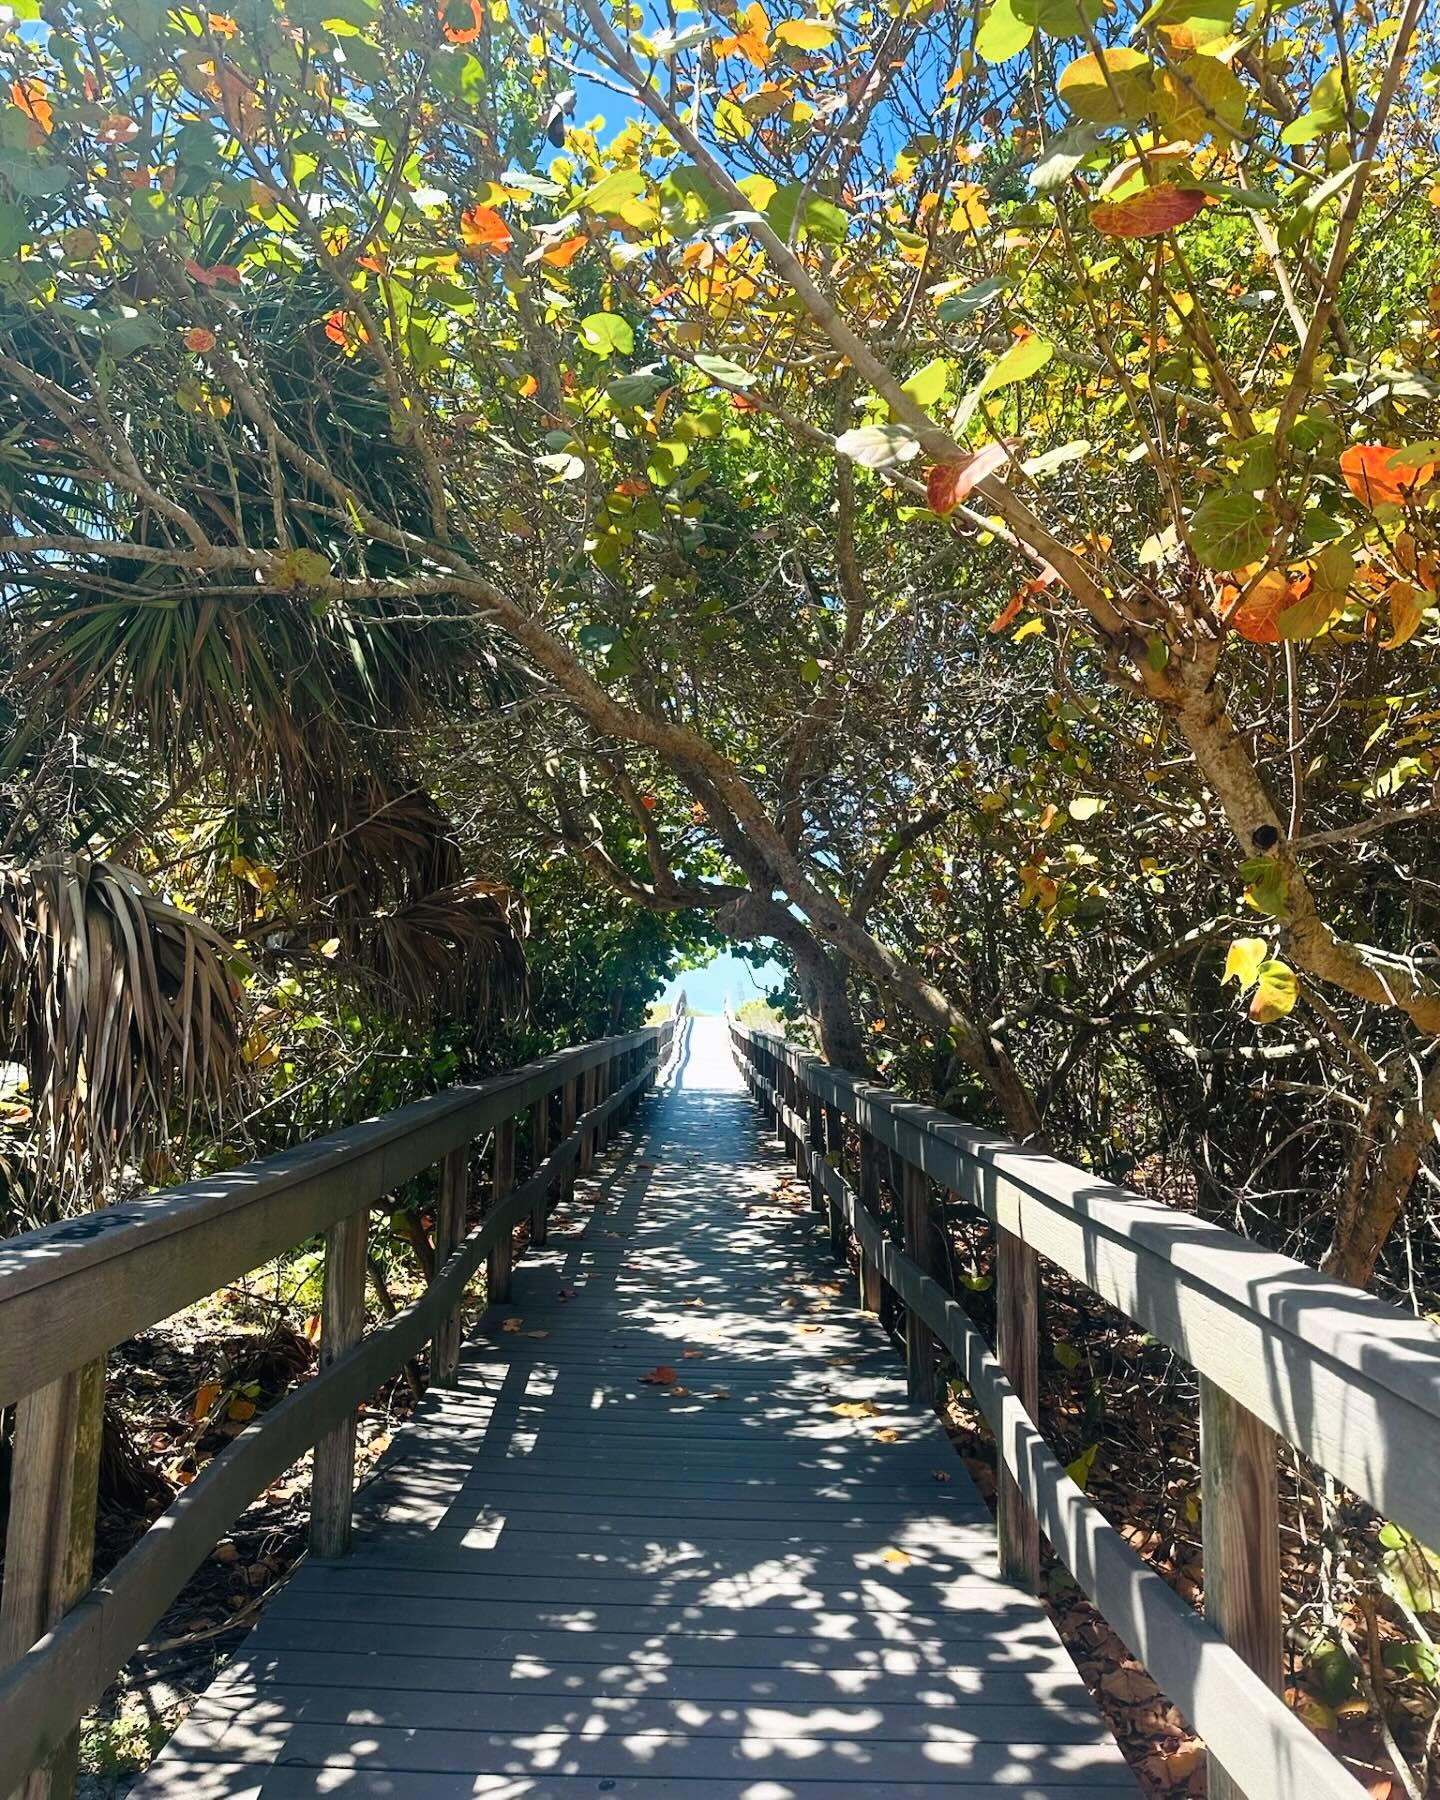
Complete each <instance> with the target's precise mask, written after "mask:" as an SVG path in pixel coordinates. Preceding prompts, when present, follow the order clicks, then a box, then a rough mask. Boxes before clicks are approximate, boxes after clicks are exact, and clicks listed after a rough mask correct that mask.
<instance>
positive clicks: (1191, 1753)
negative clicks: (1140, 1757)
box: [1160, 1738, 1205, 1781]
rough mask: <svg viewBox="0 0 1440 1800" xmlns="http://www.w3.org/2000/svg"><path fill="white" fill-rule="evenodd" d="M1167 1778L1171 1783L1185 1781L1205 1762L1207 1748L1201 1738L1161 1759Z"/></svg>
mask: <svg viewBox="0 0 1440 1800" xmlns="http://www.w3.org/2000/svg"><path fill="white" fill-rule="evenodd" d="M1160 1762H1161V1764H1162V1766H1163V1767H1164V1770H1165V1774H1166V1776H1167V1777H1168V1778H1169V1779H1170V1780H1171V1781H1184V1780H1186V1779H1187V1778H1188V1777H1189V1776H1191V1775H1193V1774H1194V1773H1195V1771H1196V1770H1197V1769H1198V1768H1200V1767H1202V1766H1203V1764H1204V1762H1205V1746H1204V1744H1203V1743H1202V1742H1201V1740H1200V1739H1199V1738H1195V1739H1193V1740H1192V1741H1191V1742H1190V1743H1188V1744H1181V1745H1180V1747H1179V1749H1178V1750H1171V1751H1170V1752H1169V1754H1168V1755H1164V1756H1162V1757H1161V1758H1160Z"/></svg>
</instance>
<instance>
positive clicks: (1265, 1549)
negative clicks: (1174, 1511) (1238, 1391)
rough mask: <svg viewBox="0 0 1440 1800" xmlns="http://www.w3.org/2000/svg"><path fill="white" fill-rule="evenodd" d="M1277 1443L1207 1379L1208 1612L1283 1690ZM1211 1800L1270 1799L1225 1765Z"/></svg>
mask: <svg viewBox="0 0 1440 1800" xmlns="http://www.w3.org/2000/svg"><path fill="white" fill-rule="evenodd" d="M1277 1449H1278V1445H1277V1441H1276V1437H1275V1433H1274V1432H1273V1431H1272V1430H1271V1429H1270V1427H1269V1426H1268V1425H1265V1424H1263V1423H1262V1422H1261V1420H1259V1419H1257V1418H1256V1417H1255V1415H1254V1413H1252V1412H1250V1411H1249V1410H1248V1408H1246V1407H1243V1406H1241V1405H1240V1403H1239V1402H1238V1401H1237V1400H1233V1399H1232V1398H1231V1397H1230V1395H1229V1394H1227V1393H1226V1392H1225V1390H1224V1388H1222V1387H1219V1386H1217V1385H1216V1383H1215V1382H1213V1381H1211V1380H1210V1379H1209V1378H1208V1377H1207V1376H1204V1375H1202V1376H1201V1377H1200V1518H1201V1533H1202V1538H1203V1552H1202V1554H1203V1558H1204V1569H1205V1616H1206V1618H1207V1619H1209V1620H1210V1621H1211V1622H1212V1624H1214V1626H1215V1627H1216V1629H1217V1630H1218V1631H1219V1633H1220V1635H1221V1636H1222V1637H1223V1638H1224V1639H1225V1641H1226V1643H1227V1644H1229V1646H1230V1648H1231V1649H1232V1650H1234V1651H1235V1652H1236V1654H1237V1655H1238V1656H1239V1657H1240V1658H1241V1659H1242V1660H1243V1661H1244V1662H1246V1663H1248V1664H1249V1666H1250V1667H1251V1668H1252V1669H1253V1670H1254V1671H1255V1673H1256V1674H1257V1675H1258V1676H1259V1677H1260V1679H1261V1680H1262V1681H1263V1682H1264V1683H1265V1684H1266V1686H1267V1687H1270V1688H1273V1689H1274V1690H1275V1692H1276V1693H1279V1692H1280V1691H1281V1688H1282V1686H1283V1680H1284V1628H1283V1622H1282V1619H1281V1612H1280V1515H1279V1503H1278V1499H1277V1493H1276V1488H1277V1478H1276V1462H1277ZM1208 1776H1209V1787H1208V1789H1207V1791H1208V1793H1209V1795H1210V1800H1265V1796H1263V1795H1261V1794H1260V1792H1259V1791H1258V1789H1253V1788H1246V1787H1245V1786H1244V1785H1243V1784H1242V1781H1241V1780H1240V1779H1239V1777H1238V1772H1237V1774H1236V1775H1232V1774H1231V1773H1230V1772H1229V1771H1227V1770H1225V1769H1222V1768H1221V1767H1220V1765H1219V1763H1217V1762H1216V1760H1215V1758H1214V1756H1213V1755H1212V1756H1211V1758H1210V1767H1209V1771H1208Z"/></svg>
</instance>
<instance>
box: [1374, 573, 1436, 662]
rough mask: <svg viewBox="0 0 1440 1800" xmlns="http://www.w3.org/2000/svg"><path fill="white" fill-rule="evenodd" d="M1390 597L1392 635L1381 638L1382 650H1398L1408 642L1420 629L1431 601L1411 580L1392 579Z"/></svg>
mask: <svg viewBox="0 0 1440 1800" xmlns="http://www.w3.org/2000/svg"><path fill="white" fill-rule="evenodd" d="M1388 599H1389V601H1390V635H1389V637H1388V638H1383V639H1382V640H1381V643H1380V648H1381V649H1382V650H1398V649H1399V648H1400V646H1401V645H1402V644H1408V643H1409V642H1410V640H1411V638H1412V637H1414V635H1415V633H1416V632H1417V631H1418V630H1419V629H1420V626H1421V623H1422V622H1423V620H1424V618H1425V608H1426V606H1427V605H1428V604H1429V601H1428V599H1427V597H1426V596H1425V594H1424V593H1422V592H1421V590H1420V589H1419V588H1417V587H1416V586H1415V585H1414V583H1413V582H1409V581H1392V582H1391V583H1390V588H1389V593H1388Z"/></svg>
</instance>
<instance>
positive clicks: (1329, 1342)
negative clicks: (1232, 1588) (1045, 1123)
mask: <svg viewBox="0 0 1440 1800" xmlns="http://www.w3.org/2000/svg"><path fill="white" fill-rule="evenodd" d="M731 1029H732V1030H733V1031H734V1032H736V1033H737V1034H739V1035H741V1036H744V1037H749V1038H753V1039H754V1040H756V1041H757V1042H761V1043H764V1044H765V1045H766V1047H767V1048H768V1049H769V1050H770V1052H771V1054H772V1055H775V1056H777V1057H779V1058H780V1059H781V1060H783V1061H784V1062H785V1063H786V1064H787V1066H788V1067H790V1068H792V1069H793V1070H794V1071H795V1073H796V1074H797V1075H798V1076H801V1077H802V1078H803V1079H804V1080H805V1081H806V1083H807V1085H809V1086H811V1087H813V1088H814V1089H815V1090H817V1091H818V1092H819V1093H820V1095H821V1097H822V1098H823V1099H824V1100H825V1101H827V1102H828V1103H829V1104H831V1105H833V1106H837V1107H838V1108H839V1109H840V1110H841V1111H842V1112H843V1113H844V1114H845V1116H846V1117H847V1118H849V1119H850V1120H851V1121H852V1122H853V1123H855V1124H856V1125H858V1126H860V1127H862V1128H863V1129H865V1130H867V1131H869V1132H870V1133H871V1134H872V1135H873V1136H875V1137H876V1138H877V1139H879V1141H880V1142H881V1143H884V1144H886V1145H887V1146H888V1147H889V1148H891V1149H893V1150H895V1151H897V1152H898V1153H899V1155H900V1156H901V1157H902V1158H904V1159H905V1160H906V1161H909V1162H911V1163H913V1164H914V1165H915V1166H916V1167H918V1168H920V1169H921V1170H922V1171H923V1172H924V1173H925V1175H926V1176H928V1177H929V1179H931V1180H932V1181H934V1182H935V1184H936V1185H937V1186H938V1187H942V1188H946V1189H948V1190H949V1191H950V1192H952V1193H955V1194H958V1195H959V1196H960V1197H961V1198H962V1199H964V1200H967V1201H969V1202H971V1203H972V1204H974V1205H975V1206H977V1207H978V1208H979V1209H980V1210H982V1211H984V1212H985V1213H987V1214H988V1215H989V1216H990V1217H991V1218H992V1219H994V1220H996V1222H998V1223H1000V1224H1002V1225H1004V1226H1005V1228H1006V1229H1007V1230H1010V1231H1012V1232H1014V1233H1015V1234H1016V1235H1017V1236H1018V1237H1021V1238H1023V1239H1024V1241H1025V1242H1026V1243H1028V1244H1031V1245H1033V1247H1034V1248H1035V1249H1036V1250H1037V1251H1038V1252H1039V1253H1040V1255H1042V1256H1044V1257H1045V1258H1046V1259H1047V1260H1049V1261H1051V1262H1054V1263H1056V1264H1058V1265H1059V1266H1060V1267H1061V1268H1063V1269H1064V1270H1065V1272H1066V1274H1068V1275H1071V1276H1073V1277H1074V1278H1075V1279H1076V1280H1077V1281H1080V1282H1083V1283H1084V1284H1085V1286H1087V1287H1088V1288H1090V1289H1091V1291H1092V1292H1094V1293H1097V1294H1098V1295H1099V1296H1100V1298H1101V1299H1103V1300H1105V1301H1106V1302H1107V1303H1109V1304H1110V1305H1112V1306H1115V1307H1117V1308H1118V1310H1120V1311H1121V1312H1123V1313H1125V1314H1126V1316H1127V1317H1128V1318H1130V1319H1131V1320H1132V1321H1133V1322H1134V1323H1135V1324H1137V1325H1139V1326H1141V1327H1142V1328H1143V1329H1144V1330H1146V1331H1148V1332H1151V1333H1153V1335H1154V1336H1156V1337H1158V1338H1159V1339H1160V1340H1161V1341H1162V1342H1164V1343H1166V1344H1168V1345H1169V1347H1170V1348H1171V1349H1173V1350H1175V1351H1177V1352H1178V1353H1179V1354H1180V1355H1181V1356H1183V1357H1184V1358H1185V1359H1186V1361H1188V1362H1190V1363H1191V1364H1193V1366H1194V1367H1196V1368H1197V1369H1199V1370H1200V1371H1201V1373H1203V1374H1205V1375H1208V1376H1209V1377H1210V1378H1211V1379H1212V1380H1215V1381H1217V1382H1218V1383H1219V1384H1220V1385H1221V1386H1222V1387H1224V1388H1225V1389H1226V1390H1227V1392H1230V1393H1232V1394H1233V1395H1234V1397H1235V1398H1236V1399H1237V1400H1239V1401H1240V1402H1241V1404H1242V1405H1244V1406H1246V1407H1248V1408H1249V1410H1250V1411H1252V1412H1254V1413H1256V1415H1257V1416H1258V1417H1261V1418H1263V1419H1264V1420H1265V1422H1266V1423H1267V1424H1268V1425H1270V1426H1271V1427H1272V1428H1273V1429H1274V1430H1275V1431H1277V1432H1278V1433H1279V1434H1280V1435H1281V1436H1282V1437H1284V1438H1285V1439H1286V1440H1287V1441H1288V1442H1289V1443H1290V1444H1292V1445H1293V1446H1294V1447H1295V1448H1296V1449H1297V1450H1300V1451H1302V1452H1303V1453H1304V1454H1305V1455H1307V1456H1309V1457H1310V1458H1312V1459H1313V1460H1314V1461H1315V1462H1316V1463H1318V1464H1319V1465H1320V1466H1321V1467H1322V1468H1326V1469H1328V1470H1329V1471H1330V1473H1331V1474H1333V1475H1335V1476H1337V1477H1338V1478H1339V1479H1340V1480H1342V1481H1343V1482H1344V1483H1345V1485H1346V1486H1347V1487H1349V1488H1351V1489H1353V1490H1354V1491H1355V1492H1356V1493H1358V1494H1360V1495H1362V1496H1363V1497H1364V1498H1365V1499H1367V1500H1369V1501H1370V1503H1371V1504H1372V1505H1373V1506H1375V1507H1376V1508H1377V1510H1379V1511H1380V1512H1382V1513H1383V1514H1384V1515H1385V1516H1386V1517H1387V1518H1391V1519H1395V1520H1397V1521H1398V1522H1399V1523H1400V1524H1402V1525H1404V1526H1406V1527H1407V1529H1409V1530H1410V1531H1413V1532H1414V1533H1415V1535H1416V1536H1417V1537H1419V1538H1421V1539H1422V1540H1424V1541H1425V1542H1427V1543H1440V1330H1437V1329H1436V1328H1435V1326H1433V1325H1431V1324H1430V1323H1429V1322H1428V1321H1427V1320H1425V1319H1420V1318H1416V1317H1414V1316H1413V1315H1411V1314H1408V1313H1405V1312H1402V1311H1401V1310H1400V1308H1399V1307H1396V1306H1390V1305H1388V1304H1387V1303H1386V1302H1385V1301H1383V1300H1378V1299H1376V1298H1375V1297H1374V1296H1373V1295H1371V1294H1366V1293H1363V1292H1362V1291H1361V1290H1360V1289H1358V1288H1352V1287H1347V1286H1346V1285H1345V1284H1344V1283H1342V1282H1338V1281H1334V1280H1332V1279H1331V1278H1330V1277H1328V1276H1326V1275H1322V1274H1321V1273H1320V1272H1319V1271H1318V1270H1316V1269H1313V1268H1311V1267H1310V1266H1309V1265H1308V1264H1306V1263H1301V1262H1297V1261H1295V1260H1294V1259H1293V1258H1292V1257H1288V1256H1282V1255H1279V1254H1278V1253H1276V1252H1274V1251H1270V1250H1266V1249H1265V1248H1263V1246H1261V1245H1259V1244H1255V1243H1252V1242H1251V1241H1250V1240H1249V1239H1247V1238H1242V1237H1240V1236H1239V1235H1238V1233H1236V1232H1232V1231H1227V1230H1226V1229H1225V1228H1224V1227H1223V1226H1221V1225H1214V1224H1211V1223H1209V1222H1208V1221H1206V1220H1204V1219H1201V1218H1199V1217H1197V1216H1196V1215H1195V1214H1194V1213H1189V1212H1186V1211H1184V1210H1183V1209H1181V1208H1178V1207H1170V1206H1165V1205H1163V1204H1161V1203H1160V1202H1159V1201H1155V1200H1148V1199H1146V1198H1145V1197H1144V1196H1143V1195H1141V1194H1137V1193H1135V1192H1134V1191H1133V1190H1131V1189H1128V1188H1124V1187H1120V1186H1118V1185H1117V1184H1116V1183H1114V1182H1108V1181H1104V1180H1102V1179H1101V1178H1100V1177H1098V1176H1095V1175H1090V1174H1087V1173H1086V1172H1085V1171H1084V1170H1083V1169H1077V1168H1075V1167H1074V1166H1073V1165H1072V1164H1069V1163H1065V1162H1062V1161H1060V1160H1059V1159H1058V1158H1057V1157H1053V1156H1048V1155H1045V1154H1042V1153H1040V1152H1037V1151H1031V1150H1026V1149H1025V1148H1024V1147H1023V1146H1021V1145H1019V1144H1017V1143H1015V1142H1014V1140H1013V1139H1010V1138H1006V1137H1003V1136H1001V1135H1000V1134H999V1133H996V1132H990V1131H984V1130H980V1129H978V1128H977V1127H975V1126H972V1125H968V1124H966V1123H965V1122H964V1121H963V1120H959V1119H956V1118H955V1117H954V1116H953V1115H952V1114H950V1113H944V1112H941V1111H940V1110H939V1109H938V1108H936V1107H932V1106H923V1105H920V1104H918V1103H916V1102H913V1101H909V1100H906V1099H905V1098H904V1097H903V1096H902V1095H900V1094H897V1093H895V1092H894V1091H893V1090H892V1089H889V1088H884V1087H880V1086H879V1085H877V1084H875V1083H871V1082H867V1081H864V1080H862V1079H861V1078H859V1077H857V1076H854V1075H850V1074H847V1073H845V1072H844V1071H842V1070H838V1069H833V1068H831V1067H830V1065H829V1064H828V1063H826V1062H824V1061H823V1060H822V1059H821V1058H819V1057H817V1056H813V1055H812V1054H810V1053H809V1052H808V1051H805V1050H801V1049H799V1048H798V1047H797V1046H795V1045H793V1044H791V1043H789V1042H788V1041H787V1040H786V1039H785V1038H783V1037H782V1036H780V1035H779V1034H778V1033H776V1032H771V1031H766V1030H763V1029H759V1028H755V1027H747V1026H743V1025H739V1024H733V1025H732V1027H731ZM1002 1215H1003V1216H1002ZM1147 1277H1148V1279H1147ZM1177 1289H1179V1290H1183V1291H1184V1292H1185V1293H1187V1294H1192V1295H1194V1296H1196V1298H1197V1300H1209V1301H1211V1302H1212V1303H1213V1304H1215V1305H1217V1306H1218V1307H1220V1308H1221V1309H1223V1311H1224V1312H1225V1314H1226V1315H1227V1317H1229V1318H1230V1319H1231V1320H1232V1322H1234V1321H1236V1320H1237V1318H1238V1322H1240V1323H1243V1322H1244V1321H1245V1320H1246V1319H1248V1320H1249V1321H1250V1322H1251V1324H1252V1328H1253V1329H1254V1330H1256V1331H1258V1333H1259V1338H1258V1341H1257V1340H1256V1339H1255V1338H1254V1337H1252V1338H1251V1339H1250V1340H1249V1341H1247V1340H1245V1339H1243V1338H1240V1337H1237V1336H1236V1335H1235V1334H1234V1332H1233V1330H1232V1331H1231V1332H1228V1333H1215V1332H1213V1331H1209V1332H1206V1333H1205V1334H1204V1335H1200V1334H1198V1333H1197V1332H1196V1331H1195V1330H1194V1329H1193V1328H1192V1326H1193V1321H1192V1320H1190V1319H1187V1318H1186V1317H1185V1316H1184V1309H1183V1307H1177V1306H1176V1305H1175V1304H1174V1303H1173V1301H1174V1295H1175V1292H1176V1290H1177ZM1167 1290H1168V1291H1167ZM1209 1322H1210V1323H1212V1324H1213V1323H1214V1321H1213V1320H1211V1321H1209ZM1260 1344H1263V1345H1265V1346H1267V1347H1268V1348H1269V1349H1270V1351H1271V1352H1272V1353H1273V1354H1272V1359H1271V1362H1270V1365H1269V1366H1268V1367H1267V1366H1265V1365H1264V1364H1259V1365H1257V1366H1256V1367H1254V1368H1252V1370H1251V1371H1250V1373H1249V1374H1248V1375H1244V1374H1243V1373H1242V1371H1241V1368H1240V1365H1241V1363H1242V1362H1245V1361H1251V1362H1254V1361H1255V1357H1256V1352H1257V1351H1258V1348H1259V1345H1260ZM1276 1358H1278V1359H1279V1360H1278V1362H1277V1361H1276V1360H1275V1359H1276ZM1307 1367H1308V1368H1310V1369H1311V1370H1312V1371H1313V1378H1312V1380H1311V1381H1310V1382H1309V1383H1307V1382H1306V1381H1305V1379H1304V1378H1303V1370H1304V1369H1305V1368H1307ZM1281 1370H1283V1373H1284V1375H1285V1377H1286V1379H1285V1381H1284V1382H1283V1383H1278V1382H1276V1381H1275V1380H1274V1379H1272V1377H1273V1376H1274V1375H1275V1374H1276V1373H1278V1372H1280V1371H1281ZM1297 1376H1298V1377H1299V1379H1298V1380H1297ZM1315 1378H1318V1379H1319V1380H1320V1381H1321V1382H1323V1389H1324V1391H1323V1392H1320V1393H1316V1392H1315ZM1307 1389H1308V1394H1307ZM1337 1393H1345V1394H1349V1395H1351V1396H1352V1397H1354V1398H1356V1399H1363V1400H1365V1401H1366V1402H1367V1403H1368V1404H1370V1405H1372V1406H1373V1407H1374V1408H1375V1410H1376V1412H1377V1413H1379V1414H1384V1415H1386V1416H1387V1417H1388V1418H1389V1420H1390V1430H1389V1431H1388V1432H1387V1436H1389V1439H1390V1442H1391V1443H1392V1444H1393V1443H1401V1444H1404V1445H1405V1447H1406V1449H1405V1455H1404V1456H1403V1457H1402V1458H1392V1457H1386V1458H1385V1459H1384V1467H1383V1468H1381V1467H1378V1466H1377V1465H1375V1464H1374V1463H1373V1462H1371V1461H1369V1460H1368V1458H1369V1454H1370V1452H1371V1450H1372V1449H1373V1448H1374V1445H1373V1443H1372V1442H1370V1441H1369V1440H1368V1439H1367V1436H1366V1434H1365V1433H1364V1432H1363V1431H1361V1430H1357V1425H1363V1423H1364V1422H1363V1421H1357V1419H1356V1418H1355V1416H1354V1414H1353V1413H1350V1414H1348V1415H1347V1414H1346V1413H1345V1412H1344V1411H1343V1410H1342V1409H1338V1408H1335V1407H1333V1405H1331V1404H1326V1402H1333V1401H1334V1400H1335V1398H1336V1397H1337ZM1298 1395H1306V1396H1307V1398H1313V1400H1314V1401H1315V1402H1316V1404H1314V1405H1311V1406H1309V1408H1308V1415H1309V1416H1307V1417H1299V1416H1297V1412H1296V1405H1295V1402H1296V1399H1297V1396H1298Z"/></svg>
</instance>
